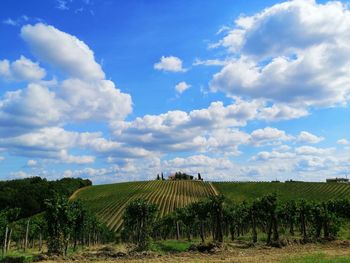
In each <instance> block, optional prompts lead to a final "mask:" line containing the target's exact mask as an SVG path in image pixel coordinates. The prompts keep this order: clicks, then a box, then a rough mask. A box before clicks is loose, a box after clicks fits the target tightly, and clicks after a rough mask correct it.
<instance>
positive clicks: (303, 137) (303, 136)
mask: <svg viewBox="0 0 350 263" xmlns="http://www.w3.org/2000/svg"><path fill="white" fill-rule="evenodd" d="M323 140H324V138H323V137H319V136H316V135H314V134H312V133H309V132H307V131H302V132H300V134H299V135H298V138H297V142H299V143H303V144H315V143H319V142H321V141H323Z"/></svg>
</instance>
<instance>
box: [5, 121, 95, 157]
mask: <svg viewBox="0 0 350 263" xmlns="http://www.w3.org/2000/svg"><path fill="white" fill-rule="evenodd" d="M98 136H100V134H96V133H78V132H69V131H66V130H64V129H62V128H58V127H51V128H42V129H39V130H37V131H34V132H30V133H25V134H21V135H18V136H12V137H3V138H0V147H4V148H6V149H7V151H8V152H9V153H12V154H15V155H21V156H26V157H37V158H43V159H58V160H59V161H62V162H66V163H77V164H82V163H92V162H94V160H95V158H94V157H92V156H72V155H69V154H68V150H69V149H71V148H75V147H84V146H85V144H86V142H87V141H89V140H93V139H95V138H97V137H98Z"/></svg>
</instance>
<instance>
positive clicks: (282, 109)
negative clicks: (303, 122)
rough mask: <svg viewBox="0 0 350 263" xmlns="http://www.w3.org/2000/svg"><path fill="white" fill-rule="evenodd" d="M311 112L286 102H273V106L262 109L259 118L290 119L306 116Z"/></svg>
mask: <svg viewBox="0 0 350 263" xmlns="http://www.w3.org/2000/svg"><path fill="white" fill-rule="evenodd" d="M308 114H309V112H308V111H307V110H306V109H304V108H301V107H292V106H290V105H286V104H273V105H272V106H271V107H264V108H261V109H260V112H259V116H258V118H259V119H261V120H267V121H280V120H290V119H298V118H301V117H305V116H307V115H308Z"/></svg>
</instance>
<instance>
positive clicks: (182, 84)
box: [175, 81, 191, 94]
mask: <svg viewBox="0 0 350 263" xmlns="http://www.w3.org/2000/svg"><path fill="white" fill-rule="evenodd" d="M190 87H191V85H189V84H187V83H186V82H185V81H181V82H179V83H178V84H176V86H175V90H176V92H177V93H180V94H181V93H183V92H184V91H185V90H187V89H189V88H190Z"/></svg>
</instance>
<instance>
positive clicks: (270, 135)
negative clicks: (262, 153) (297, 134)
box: [251, 127, 294, 146]
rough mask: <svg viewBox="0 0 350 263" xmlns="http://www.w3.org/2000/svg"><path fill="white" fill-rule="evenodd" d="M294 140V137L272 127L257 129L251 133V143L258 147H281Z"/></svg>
mask: <svg viewBox="0 0 350 263" xmlns="http://www.w3.org/2000/svg"><path fill="white" fill-rule="evenodd" d="M293 139H294V137H293V136H291V135H288V134H286V132H285V131H282V130H279V129H276V128H272V127H266V128H263V129H257V130H254V131H253V132H252V133H251V143H252V144H253V145H256V146H263V145H279V144H282V143H283V142H285V141H290V140H293Z"/></svg>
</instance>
